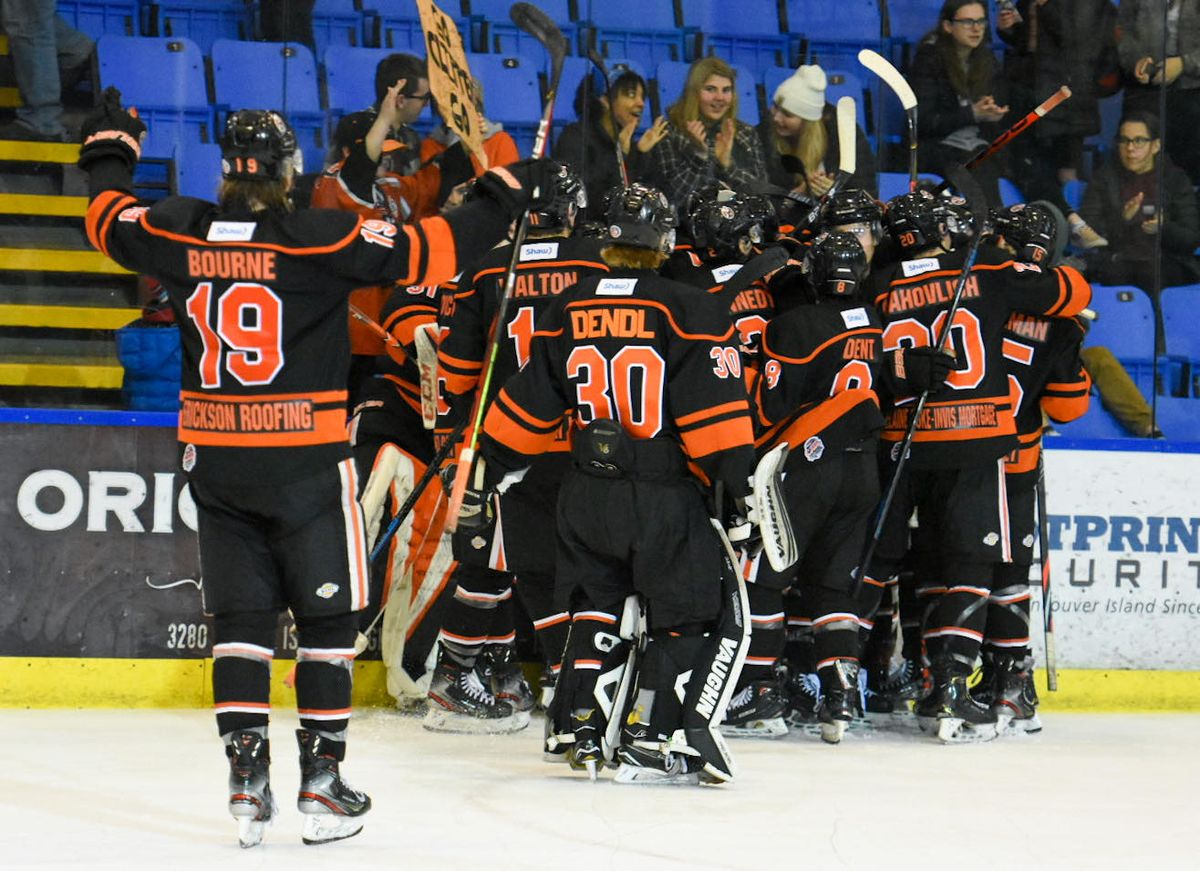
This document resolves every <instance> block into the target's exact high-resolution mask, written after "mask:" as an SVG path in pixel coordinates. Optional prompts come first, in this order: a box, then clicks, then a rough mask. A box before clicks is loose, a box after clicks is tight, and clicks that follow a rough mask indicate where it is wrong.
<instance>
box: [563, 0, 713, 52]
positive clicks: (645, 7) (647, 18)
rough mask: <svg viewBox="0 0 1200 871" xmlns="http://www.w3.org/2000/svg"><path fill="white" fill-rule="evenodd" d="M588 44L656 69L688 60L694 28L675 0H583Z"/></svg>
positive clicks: (582, 16) (582, 8) (580, 2)
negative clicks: (665, 63) (681, 15)
mask: <svg viewBox="0 0 1200 871" xmlns="http://www.w3.org/2000/svg"><path fill="white" fill-rule="evenodd" d="M579 5H580V18H581V20H582V21H583V22H584V23H585V25H586V28H587V30H586V35H585V38H586V39H587V40H588V44H589V45H592V46H595V47H596V48H597V49H599V51H600V53H601V54H603V55H604V56H605V57H624V58H629V59H630V60H633V61H637V62H638V63H640V64H641V65H643V66H644V67H646V68H647V69H654V68H655V67H656V66H658V64H659V63H660V62H662V61H683V60H688V59H689V56H688V54H687V51H688V47H689V45H690V44H692V42H693V41H694V40H693V37H694V31H692V30H691V29H689V28H687V27H685V26H683V25H682V24H681V23H680V21H679V18H678V17H677V16H678V13H677V12H676V7H675V2H674V0H579Z"/></svg>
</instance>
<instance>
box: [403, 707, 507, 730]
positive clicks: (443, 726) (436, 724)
mask: <svg viewBox="0 0 1200 871" xmlns="http://www.w3.org/2000/svg"><path fill="white" fill-rule="evenodd" d="M421 725H422V726H423V727H424V728H426V729H428V730H429V731H430V732H449V733H452V734H457V735H506V734H508V733H509V732H520V731H521V730H522V729H524V728H525V727H526V726H528V725H529V713H528V711H515V712H513V713H512V714H510V715H509V716H507V717H498V718H496V719H487V718H484V717H471V716H468V715H466V714H456V713H454V712H453V711H447V710H446V709H445V708H442V707H440V706H438V705H430V706H429V710H427V711H426V712H425V719H424V720H422V721H421Z"/></svg>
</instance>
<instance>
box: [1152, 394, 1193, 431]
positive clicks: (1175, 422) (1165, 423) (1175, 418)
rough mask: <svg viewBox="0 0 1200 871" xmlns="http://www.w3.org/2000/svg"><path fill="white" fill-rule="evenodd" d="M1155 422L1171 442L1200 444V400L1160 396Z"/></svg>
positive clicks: (1156, 405)
mask: <svg viewBox="0 0 1200 871" xmlns="http://www.w3.org/2000/svg"><path fill="white" fill-rule="evenodd" d="M1154 412H1155V415H1154V416H1155V421H1156V423H1157V424H1158V428H1159V429H1160V430H1162V431H1163V434H1164V435H1166V437H1167V438H1169V439H1170V440H1171V441H1173V442H1174V441H1183V442H1200V399H1191V398H1186V397H1179V396H1160V397H1158V401H1157V403H1156V404H1155V409H1154Z"/></svg>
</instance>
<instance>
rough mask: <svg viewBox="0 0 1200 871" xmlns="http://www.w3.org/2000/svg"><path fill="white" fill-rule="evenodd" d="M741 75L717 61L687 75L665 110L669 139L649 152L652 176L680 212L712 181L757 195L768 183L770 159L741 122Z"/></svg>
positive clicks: (707, 61)
mask: <svg viewBox="0 0 1200 871" xmlns="http://www.w3.org/2000/svg"><path fill="white" fill-rule="evenodd" d="M736 78H737V73H736V72H735V71H734V69H733V67H731V66H730V65H729V64H727V63H726V62H725V61H723V60H721V59H720V58H718V57H705V58H700V59H699V60H697V61H696V62H695V63H693V64H692V67H691V69H690V70H688V76H687V81H686V82H685V83H684V86H683V93H682V94H681V95H680V96H679V99H678V100H676V101H675V104H674V105H672V106H671V108H670V109H668V110H667V118H668V120H669V122H670V123H669V124H668V125H667V126H668V129H667V135H666V136H665V137H664V138H663V141H662V142H661V143H659V145H658V147H657V148H655V149H654V151H653V152H651V155H652V157H653V164H654V168H653V172H652V177H653V179H654V180H655V182H654V183H655V185H656V186H657V187H659V188H660V189H661V190H662V191H663V192H665V193H666V195H667V197H668V199H670V201H671V203H672V205H674V206H675V208H676V209H680V210H681V209H683V208H684V207H685V206H686V204H687V202H688V197H689V196H690V195H691V194H692V192H693V191H696V190H699V189H700V188H702V187H704V186H705V185H707V184H711V183H713V182H720V183H723V184H724V185H725V186H726V187H730V188H732V189H733V190H735V191H742V192H757V191H759V190H761V188H762V186H763V184H764V183H766V181H767V166H766V159H765V158H764V156H763V149H762V143H761V142H760V141H759V139H758V134H757V133H756V132H755V130H754V128H753V127H751V126H750V125H748V124H744V123H743V122H741V121H739V120H738V118H737V112H738V97H737V90H736V89H735V88H734V82H735V81H736Z"/></svg>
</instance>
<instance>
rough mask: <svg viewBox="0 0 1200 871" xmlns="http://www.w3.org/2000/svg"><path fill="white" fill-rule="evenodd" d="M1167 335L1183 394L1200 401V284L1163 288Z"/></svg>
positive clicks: (1169, 362)
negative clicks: (1198, 312)
mask: <svg viewBox="0 0 1200 871" xmlns="http://www.w3.org/2000/svg"><path fill="white" fill-rule="evenodd" d="M1159 299H1160V304H1161V306H1162V316H1163V332H1164V333H1165V334H1166V338H1167V365H1168V366H1170V367H1173V368H1175V367H1177V368H1178V370H1179V371H1178V381H1179V385H1180V390H1179V392H1180V393H1183V394H1184V395H1186V396H1192V397H1196V398H1200V321H1197V318H1196V308H1197V305H1198V304H1200V284H1188V285H1182V286H1179V287H1166V288H1163V292H1162V296H1161V297H1160V298H1159Z"/></svg>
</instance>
